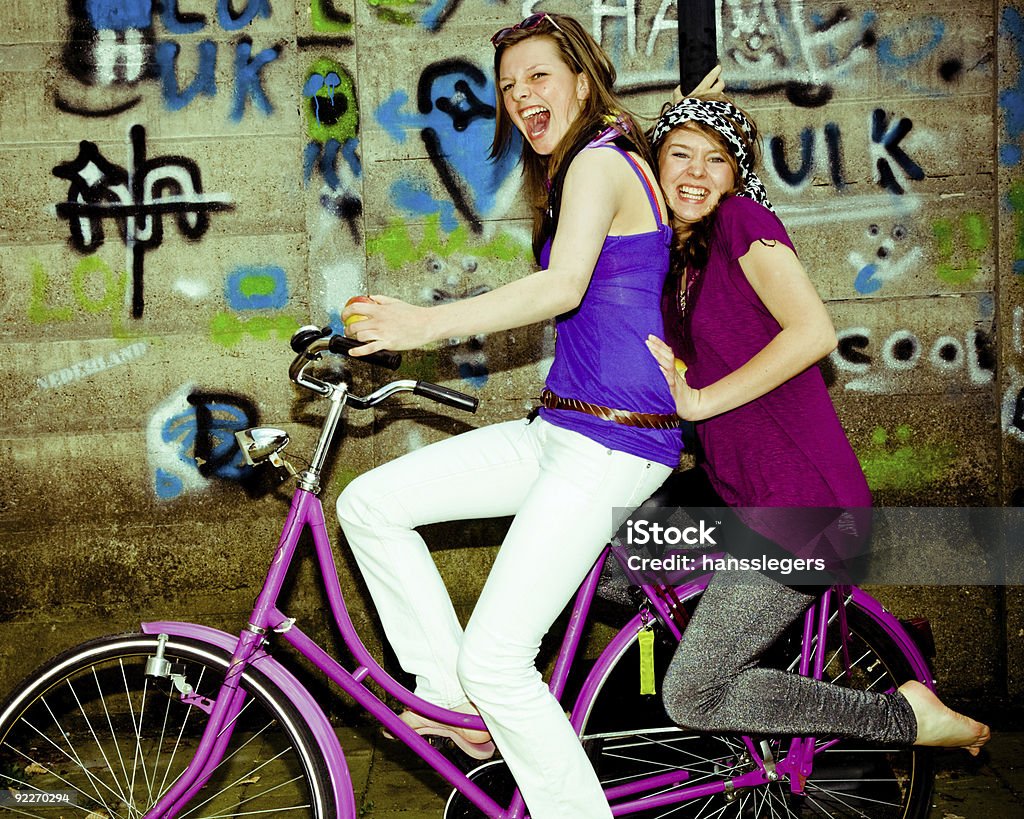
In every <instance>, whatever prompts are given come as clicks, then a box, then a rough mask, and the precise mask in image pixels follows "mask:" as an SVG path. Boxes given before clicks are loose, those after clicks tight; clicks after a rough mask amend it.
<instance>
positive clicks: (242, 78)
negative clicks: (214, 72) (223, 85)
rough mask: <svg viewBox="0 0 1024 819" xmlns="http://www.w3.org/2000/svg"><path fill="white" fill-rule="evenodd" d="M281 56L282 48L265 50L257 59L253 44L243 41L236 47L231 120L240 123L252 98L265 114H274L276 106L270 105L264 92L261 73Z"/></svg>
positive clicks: (254, 103)
mask: <svg viewBox="0 0 1024 819" xmlns="http://www.w3.org/2000/svg"><path fill="white" fill-rule="evenodd" d="M280 55H281V49H280V47H276V46H275V47H273V48H265V49H263V50H262V51H261V52H260V53H259V54H257V55H256V56H255V57H253V56H252V43H251V42H249V41H248V40H242V41H241V42H240V43H238V45H237V46H236V47H235V99H234V103H233V104H232V106H231V119H233V120H234V121H235V122H238V121H239V120H240V119H241V118H242V115H243V114H244V113H245V104H246V101H247V100H248V99H249V98H250V97H251V98H252V102H253V105H255V106H256V107H257V108H259V109H260V110H261V111H262V112H263V113H264V114H267V115H269V114H272V113H273V112H274V106H273V105H271V104H270V100H269V99H268V98H267V93H266V92H265V91H264V90H263V84H262V78H261V77H260V71H261V70H262V69H263V67H264V66H266V65H267V64H268V63H270V62H273V61H274V60H276V59H277V58H278V57H279V56H280Z"/></svg>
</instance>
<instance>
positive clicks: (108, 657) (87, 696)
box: [0, 634, 335, 819]
mask: <svg viewBox="0 0 1024 819" xmlns="http://www.w3.org/2000/svg"><path fill="white" fill-rule="evenodd" d="M156 647H157V638H156V636H151V635H145V634H129V635H122V636H110V637H102V638H100V639H97V640H93V641H91V642H88V643H83V644H82V645H79V646H76V647H75V648H72V649H70V650H69V651H67V652H65V653H64V654H62V655H60V656H58V657H57V658H56V659H54V660H53V661H51V662H50V663H48V664H47V665H46V666H44V667H43V668H42V669H40V670H39V671H37V672H36V673H35V674H34V675H33V676H32V677H30V678H29V679H28V680H27V681H26V682H25V683H23V684H22V685H21V686H20V687H19V688H18V689H17V690H16V691H15V692H14V693H13V694H12V695H11V696H10V697H9V698H8V699H7V701H6V702H5V703H4V704H3V705H2V706H0V789H10V794H9V795H7V794H5V796H4V799H5V802H6V805H7V807H6V811H7V813H5V815H16V816H30V817H41V818H42V817H45V819H56V817H59V816H68V815H72V814H74V815H82V816H89V817H94V819H98V817H103V818H104V819H114V817H131V818H132V819H135V818H136V817H141V816H143V815H144V814H145V813H146V811H147V810H149V808H151V807H152V806H153V805H154V804H155V803H156V801H157V800H158V799H159V798H160V796H161V795H162V794H163V793H165V792H166V791H167V790H168V789H169V788H170V787H171V786H172V785H173V784H174V782H175V781H176V779H177V778H178V777H179V776H180V775H181V773H182V772H183V771H184V769H185V768H186V766H187V765H188V764H189V762H190V761H191V760H192V755H193V752H194V750H195V748H196V746H197V745H198V742H199V739H200V737H201V736H202V733H203V728H204V727H205V725H206V722H207V719H208V713H207V710H206V709H208V708H209V705H210V701H212V699H213V698H215V697H216V695H217V690H218V688H219V686H220V684H221V682H222V681H223V678H224V672H225V670H226V669H227V667H228V663H229V660H230V657H228V655H227V654H225V653H224V652H222V651H221V650H219V649H217V648H214V647H211V646H209V645H206V644H203V643H199V642H196V641H191V640H186V639H181V638H171V640H169V641H168V642H167V644H166V647H165V652H164V656H165V658H166V659H167V660H168V661H170V663H171V674H172V675H174V679H172V678H169V677H148V676H147V675H146V661H147V659H148V658H149V657H151V656H153V654H154V652H155V651H156ZM178 675H180V677H179V676H178ZM174 680H177V681H178V684H177V685H176V684H175V682H174ZM182 684H185V685H186V686H191V688H192V690H193V693H192V694H191V695H189V696H188V698H187V701H186V700H183V698H182ZM240 685H241V687H242V689H244V691H245V692H246V698H245V704H244V707H243V709H242V712H241V714H240V715H239V717H238V719H237V720H236V721H235V724H234V725H233V733H232V737H231V742H230V745H229V746H228V748H227V752H226V753H225V755H224V758H223V760H222V761H221V763H220V765H219V766H217V768H216V770H215V771H214V772H213V774H212V776H211V777H210V779H209V781H208V782H207V783H206V784H205V785H204V787H203V788H202V790H201V791H200V792H199V793H198V794H197V795H196V796H195V797H194V799H193V800H192V802H191V803H190V804H189V805H187V806H186V807H185V808H184V809H183V810H182V811H181V813H180V814H179V816H182V817H196V818H197V819H198V818H199V817H207V819H214V817H229V816H230V817H241V816H251V815H261V816H287V817H297V818H298V817H303V818H304V817H309V818H310V819H333V818H334V816H335V805H334V798H333V792H332V790H331V788H330V787H329V777H328V774H327V772H326V770H325V768H324V763H323V760H322V758H321V754H320V753H319V751H318V746H317V742H316V740H315V738H314V737H313V735H312V733H311V732H310V730H309V727H308V726H307V724H306V722H305V721H304V720H303V718H302V716H301V714H299V713H298V711H297V709H296V708H295V707H294V705H292V703H291V702H290V701H289V700H287V699H286V698H285V697H284V696H283V695H282V693H281V692H280V691H279V690H278V689H277V688H276V687H275V686H274V685H273V684H272V683H271V682H270V681H269V680H268V679H267V678H266V676H264V675H263V674H262V673H260V672H259V671H257V670H255V669H253V668H249V669H247V670H246V671H245V673H244V674H243V675H242V680H241V683H240ZM0 793H4V791H3V790H0Z"/></svg>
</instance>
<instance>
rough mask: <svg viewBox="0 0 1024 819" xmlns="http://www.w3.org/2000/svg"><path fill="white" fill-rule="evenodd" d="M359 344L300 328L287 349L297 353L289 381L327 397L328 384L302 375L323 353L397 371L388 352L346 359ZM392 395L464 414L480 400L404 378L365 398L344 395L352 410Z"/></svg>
mask: <svg viewBox="0 0 1024 819" xmlns="http://www.w3.org/2000/svg"><path fill="white" fill-rule="evenodd" d="M361 343H362V342H359V341H356V340H355V339H351V338H345V337H344V336H338V335H332V333H331V328H330V327H324V328H320V327H313V326H307V327H300V328H299V329H298V330H296V331H295V334H294V335H293V336H292V340H291V347H292V349H293V350H294V351H295V352H296V353H297V354H298V355H296V357H295V360H294V361H293V362H292V366H291V368H290V370H289V373H288V374H289V377H290V378H291V380H292V381H294V382H295V383H296V384H299V385H300V386H303V387H306V388H307V389H310V390H313V391H314V392H316V393H318V394H319V395H323V396H329V395H331V394H332V393H333V392H334V390H335V389H336V388H335V387H334V386H332V385H331V384H328V383H327V382H325V381H323V380H321V379H319V378H315V377H313V376H311V375H308V374H306V373H305V370H306V367H307V366H309V364H310V363H311V362H313V361H315V360H317V359H318V358H320V355H321V354H322V353H323V352H325V351H326V352H331V353H336V354H338V355H343V356H345V357H346V358H348V359H350V360H352V361H365V362H366V363H368V364H376V365H377V366H380V367H387V368H388V369H391V370H395V369H398V367H399V365H400V364H401V363H402V356H401V355H400V354H399V353H393V352H391V351H389V350H381V351H380V352H376V353H371V354H370V355H367V356H350V355H349V351H350V350H351V349H352V348H353V347H358V346H359V345H360V344H361ZM396 392H411V393H413V395H422V396H423V397H425V398H430V399H431V400H433V401H437V402H438V403H439V404H446V405H447V406H449V407H454V408H455V409H460V410H463V411H465V412H476V410H477V406H479V404H480V401H479V399H477V398H474V397H473V396H471V395H466V394H465V393H463V392H459V391H458V390H453V389H451V388H449V387H442V386H441V385H439V384H431V383H430V382H429V381H412V380H411V379H406V380H402V381H393V382H391V383H390V384H386V385H385V386H383V387H381V388H380V389H378V390H376V391H375V392H373V393H371V394H370V395H368V396H366V397H365V398H360V397H359V396H356V395H352V394H351V393H348V395H347V403H348V404H349V406H352V407H355V408H356V409H369V408H370V407H373V406H376V405H377V404H379V403H380V402H381V401H383V400H384V399H385V398H387V397H389V396H391V395H393V394H394V393H396Z"/></svg>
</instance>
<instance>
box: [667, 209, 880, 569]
mask: <svg viewBox="0 0 1024 819" xmlns="http://www.w3.org/2000/svg"><path fill="white" fill-rule="evenodd" d="M757 241H767V242H772V241H775V242H781V243H783V244H785V245H787V246H788V247H790V248H792V247H793V243H792V241H791V240H790V238H789V235H788V234H787V232H786V229H785V227H784V226H783V225H782V223H781V222H780V221H779V219H778V217H777V216H776V215H775V214H774V213H772V212H771V211H770V210H768V209H767V208H765V207H763V206H762V205H759V204H758V203H756V202H754V201H753V200H751V199H747V198H745V197H741V196H732V197H730V198H728V199H727V200H725V201H724V202H723V203H722V204H721V205H720V206H719V209H718V216H717V220H716V223H715V227H714V231H713V237H712V243H713V244H712V247H711V252H710V254H709V257H710V259H709V262H708V265H707V266H706V267H705V268H704V270H703V271H701V272H700V273H699V275H698V276H697V277H696V279H695V280H694V283H693V285H692V286H691V289H690V292H689V295H688V298H687V301H688V302H689V304H688V309H687V312H686V315H685V316H684V318H683V320H682V322H680V321H679V320H678V307H677V304H678V302H677V295H676V294H672V293H666V296H665V300H664V307H665V310H666V315H670V314H671V313H670V312H669V311H674V312H675V315H676V317H677V320H676V321H674V322H672V321H666V328H667V329H669V330H670V331H671V332H670V334H669V335H670V337H669V339H668V341H669V343H670V344H671V345H672V346H673V348H674V349H675V350H676V355H678V356H679V357H680V358H681V359H682V360H683V361H684V362H685V363H686V366H687V370H686V380H687V383H689V385H690V386H691V387H694V388H696V389H701V388H703V387H706V386H708V385H709V384H712V383H714V382H715V381H718V380H719V379H720V378H723V377H724V376H726V375H728V374H729V373H731V372H733V371H734V370H737V369H739V368H740V367H741V366H743V365H744V364H745V363H746V362H747V361H749V360H750V359H751V358H753V357H754V355H756V354H757V353H758V352H759V351H760V350H761V349H763V348H764V347H765V346H766V345H767V344H768V343H769V342H770V341H771V340H772V339H773V338H774V337H775V336H776V335H777V334H778V333H779V332H780V331H781V328H780V327H779V323H778V322H777V321H776V320H775V319H774V318H773V316H772V314H771V313H770V312H769V311H768V308H766V307H765V306H764V304H763V303H762V302H761V300H760V299H759V298H758V296H757V294H756V293H755V292H754V289H753V288H752V287H751V286H750V283H749V282H748V281H747V278H746V276H745V275H744V273H743V270H742V269H741V267H740V264H739V261H738V260H739V259H740V257H742V256H744V255H745V254H746V253H747V251H748V250H749V249H750V247H751V245H752V244H753V243H754V242H757ZM696 433H697V437H698V439H699V441H700V443H701V446H702V448H703V451H704V458H705V459H706V460H705V462H704V463H703V467H704V469H705V471H706V472H707V474H708V478H709V480H710V482H711V484H712V486H713V487H714V489H715V491H716V492H717V493H718V494H719V496H720V497H721V498H722V500H723V501H724V502H725V504H726V505H728V506H733V507H753V508H765V507H819V508H820V507H828V508H832V509H836V508H840V509H854V510H861V511H860V512H859V513H856V516H857V518H858V519H859V520H860V521H866V520H867V519H868V518H869V517H870V515H869V514H865V513H867V507H870V505H871V492H870V490H869V489H868V485H867V481H866V480H865V479H864V473H863V471H862V470H861V467H860V463H859V462H858V461H857V456H856V455H855V454H854V452H853V449H852V448H851V447H850V443H849V441H848V440H847V438H846V433H845V432H844V431H843V427H842V425H841V424H840V422H839V418H838V417H837V416H836V411H835V408H834V407H833V405H832V399H831V397H830V396H829V394H828V389H827V388H826V386H825V382H824V379H823V378H822V376H821V373H820V371H819V370H818V368H817V367H814V366H812V367H809V368H808V369H806V370H804V371H803V372H802V373H799V374H798V375H796V376H794V377H793V378H791V379H789V381H787V382H785V383H784V384H781V385H780V386H778V387H776V388H775V389H774V390H772V391H771V392H769V393H766V394H765V395H763V396H761V397H760V398H758V399H756V400H754V401H751V402H749V403H747V404H744V405H743V406H740V407H737V408H736V409H733V410H730V411H729V412H726V413H722V414H721V415H718V416H716V417H714V418H709V419H708V420H706V421H702V422H700V423H698V424H696ZM749 514H754V513H753V512H751V513H749ZM749 514H748V515H743V514H741V517H744V518H745V520H746V523H747V525H749V526H751V527H752V528H754V529H757V530H759V531H761V532H762V533H763V534H766V535H770V536H772V537H773V539H775V540H776V541H778V542H781V543H783V545H786V546H787V550H788V551H789V552H790V553H794V554H797V553H802V552H805V547H804V545H803V541H802V538H801V537H800V536H797V533H796V532H794V531H793V528H794V526H795V521H797V520H799V521H801V524H802V525H803V524H807V525H809V526H811V528H816V527H814V525H813V522H812V521H811V520H807V519H805V518H806V517H807V515H806V514H804V515H802V516H801V517H800V518H797V517H796V516H793V515H787V516H785V517H784V521H785V523H786V525H785V526H784V527H783V528H785V529H786V530H787V531H786V532H785V533H783V532H781V531H775V532H772V531H770V530H772V529H776V528H777V527H776V526H772V525H770V523H769V520H768V519H769V518H771V517H772V516H771V515H767V516H766V515H765V514H763V513H762V514H761V518H762V523H761V524H760V525H759V524H758V523H757V522H756V521H755V520H752V519H751V518H750V516H749ZM808 514H809V513H808ZM802 525H801V526H800V527H798V528H803V526H802ZM857 528H858V529H861V531H860V532H859V534H860V535H861V537H859V538H856V540H857V541H860V542H861V543H862V542H863V541H862V538H863V536H864V535H865V534H866V532H864V531H863V528H862V527H860V526H858V527H857ZM847 548H849V547H847Z"/></svg>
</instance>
